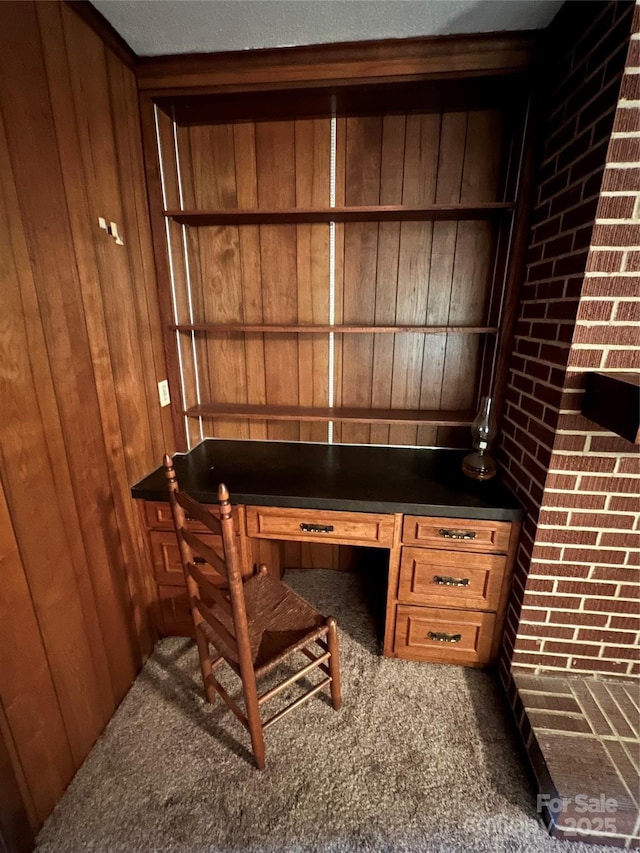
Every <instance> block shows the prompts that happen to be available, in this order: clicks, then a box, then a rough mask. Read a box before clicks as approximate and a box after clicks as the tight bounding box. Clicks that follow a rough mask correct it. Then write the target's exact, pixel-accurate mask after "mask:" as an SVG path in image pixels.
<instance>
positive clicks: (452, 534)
mask: <svg viewBox="0 0 640 853" xmlns="http://www.w3.org/2000/svg"><path fill="white" fill-rule="evenodd" d="M438 535H439V536H443V537H444V538H445V539H475V538H476V536H477V534H476V532H475V530H447V529H446V528H444V527H441V528H440V530H438Z"/></svg>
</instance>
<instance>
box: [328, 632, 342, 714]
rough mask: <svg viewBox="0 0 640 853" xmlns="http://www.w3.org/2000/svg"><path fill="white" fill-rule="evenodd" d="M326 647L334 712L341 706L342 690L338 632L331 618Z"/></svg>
mask: <svg viewBox="0 0 640 853" xmlns="http://www.w3.org/2000/svg"><path fill="white" fill-rule="evenodd" d="M327 628H328V629H329V631H328V633H327V646H328V649H329V653H330V657H329V675H330V676H331V703H332V705H333V707H334V708H335V710H336V711H339V710H340V708H341V706H342V690H341V688H340V658H339V653H338V630H337V624H336V620H335V619H334V618H333V616H330V617H329V618H328V619H327Z"/></svg>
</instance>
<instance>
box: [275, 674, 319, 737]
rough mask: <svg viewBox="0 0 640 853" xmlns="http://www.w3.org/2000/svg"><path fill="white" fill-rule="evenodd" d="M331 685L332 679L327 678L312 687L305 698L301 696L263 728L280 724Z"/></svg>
mask: <svg viewBox="0 0 640 853" xmlns="http://www.w3.org/2000/svg"><path fill="white" fill-rule="evenodd" d="M329 684H331V679H330V678H325V679H323V680H322V681H321V682H320V684H316V686H315V687H312V688H311V690H309V691H308V692H307V693H305V694H304V695H303V696H300V697H299V698H298V699H296V700H295V701H294V702H292V703H291V704H290V705H287V707H286V708H283V709H282V710H281V711H278V713H277V714H274V715H273V717H271V718H270V719H268V720H267V721H266V723H263V724H262V728H263V729H268V728H269V726H271V725H273V723H277V722H278V720H281V719H282V718H283V717H285V716H286V715H287V714H288V713H289V711H293V709H294V708H297V707H298V705H302V703H303V702H306V701H307V699H311V697H312V696H315V694H316V693H318V692H319V691H320V690H322V689H323V688H324V687H327V686H328V685H329Z"/></svg>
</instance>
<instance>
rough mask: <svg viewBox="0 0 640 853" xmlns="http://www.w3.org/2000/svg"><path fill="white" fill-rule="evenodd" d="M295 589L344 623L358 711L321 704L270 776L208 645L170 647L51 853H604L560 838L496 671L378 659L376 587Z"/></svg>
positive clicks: (291, 720) (318, 584)
mask: <svg viewBox="0 0 640 853" xmlns="http://www.w3.org/2000/svg"><path fill="white" fill-rule="evenodd" d="M285 579H286V581H287V582H288V583H290V584H291V586H293V587H294V588H296V589H297V590H298V591H299V592H301V593H302V594H303V595H305V597H307V598H308V599H309V600H310V601H312V602H313V603H314V604H315V605H316V606H317V607H319V608H320V609H322V610H323V612H325V613H327V614H332V615H334V616H335V617H336V618H337V619H338V625H339V632H340V642H341V664H342V678H343V696H344V705H343V708H342V710H341V711H339V712H335V711H334V710H333V709H332V708H331V705H330V704H329V701H328V699H324V698H314V699H312V700H310V702H309V703H307V705H306V706H303V708H302V709H299V710H297V711H296V712H294V713H292V714H290V715H289V716H287V717H286V718H285V719H284V720H282V721H281V722H279V723H278V724H277V725H276V726H274V727H273V728H271V729H270V730H269V731H268V732H267V734H266V746H267V769H266V771H265V772H264V773H260V772H259V771H257V770H255V769H254V768H253V766H252V764H251V758H250V753H249V750H248V744H249V741H248V736H246V734H245V732H244V730H243V729H242V727H241V726H240V724H239V723H238V722H237V720H236V719H235V718H234V717H233V715H232V714H231V713H230V712H229V711H228V710H227V709H226V706H224V704H223V703H222V702H221V701H220V702H219V703H218V704H216V705H208V704H207V703H205V702H204V700H203V698H202V688H201V682H200V675H199V669H198V663H197V654H196V651H195V647H194V645H193V644H192V643H190V642H189V641H187V640H184V639H168V640H163V641H162V642H160V643H159V644H158V646H157V647H156V650H155V652H154V654H153V656H152V657H151V659H150V660H149V661H148V662H147V664H146V665H145V667H144V669H143V671H142V673H141V674H140V676H139V678H138V679H137V681H136V683H135V684H134V685H133V687H132V689H131V691H130V692H129V694H128V695H127V697H126V698H125V700H124V702H123V703H122V705H121V706H120V708H119V709H118V711H117V713H116V715H115V716H114V718H113V719H112V720H111V722H110V723H109V725H108V727H107V729H106V731H105V733H104V734H103V736H102V737H101V738H100V740H99V741H98V743H97V744H96V746H95V748H94V749H93V751H92V752H91V755H90V756H89V757H88V759H87V761H86V762H85V763H84V765H83V767H82V768H81V769H80V771H79V772H78V773H77V775H76V777H75V779H74V780H73V782H72V783H71V785H70V786H69V788H68V790H67V792H66V794H65V796H64V798H63V799H62V801H61V802H60V803H59V804H58V806H57V807H56V809H55V811H54V813H53V814H52V816H51V817H50V819H49V820H48V822H47V823H46V825H45V826H44V828H43V829H42V831H41V832H40V835H39V837H38V845H37V850H38V851H39V853H60V851H101V853H107V852H108V853H121V852H122V853H125V851H127V853H129V851H140V853H152V851H153V853H165V851H166V853H170V851H171V853H174V851H193V853H218V851H219V853H276V851H278V853H298V851H318V853H319V852H320V851H332V853H333V852H334V851H335V853H343V851H344V853H346V852H347V851H363V853H364V851H389V853H391V851H393V853H396V851H397V853H400V851H415V853H418V851H420V853H422V851H424V853H432V851H433V853H435V851H441V853H458V851H460V853H462V851H464V852H465V853H467V851H474V852H476V853H485V851H487V853H488V851H505V853H516V852H517V851H527V853H543V851H553V852H554V853H565V851H566V853H588V851H591V853H594V851H596V850H605V849H607V848H596V847H592V846H588V845H585V844H583V843H582V842H559V841H555V840H553V839H552V838H550V837H549V836H548V835H547V833H546V831H545V830H544V828H543V827H542V825H541V824H540V822H539V821H538V818H537V815H536V811H535V793H534V791H533V789H532V787H531V785H530V783H529V780H528V777H527V775H526V773H525V769H524V766H523V759H522V756H521V754H520V752H519V751H518V749H517V746H516V741H515V737H514V734H513V730H512V727H511V724H510V721H509V719H508V716H507V713H506V710H505V708H504V704H503V701H502V699H501V694H500V690H499V688H498V687H497V685H496V684H495V682H494V680H493V679H492V677H491V676H490V675H488V674H486V673H484V672H480V671H476V670H471V669H466V668H463V667H452V666H437V665H430V664H418V663H411V662H405V661H394V660H387V659H384V658H382V657H380V656H379V655H378V653H377V652H378V649H377V643H376V634H375V619H374V616H373V613H374V612H375V607H373V606H372V602H373V599H372V596H371V589H370V584H365V583H364V580H363V577H362V576H359V575H356V574H351V573H341V572H333V571H297V572H292V571H289V572H287V575H286V578H285Z"/></svg>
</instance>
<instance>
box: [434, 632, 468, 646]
mask: <svg viewBox="0 0 640 853" xmlns="http://www.w3.org/2000/svg"><path fill="white" fill-rule="evenodd" d="M427 637H428V638H429V639H430V640H437V641H438V642H439V643H459V642H460V640H461V639H462V634H447V633H446V632H445V631H429V633H428V634H427Z"/></svg>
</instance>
